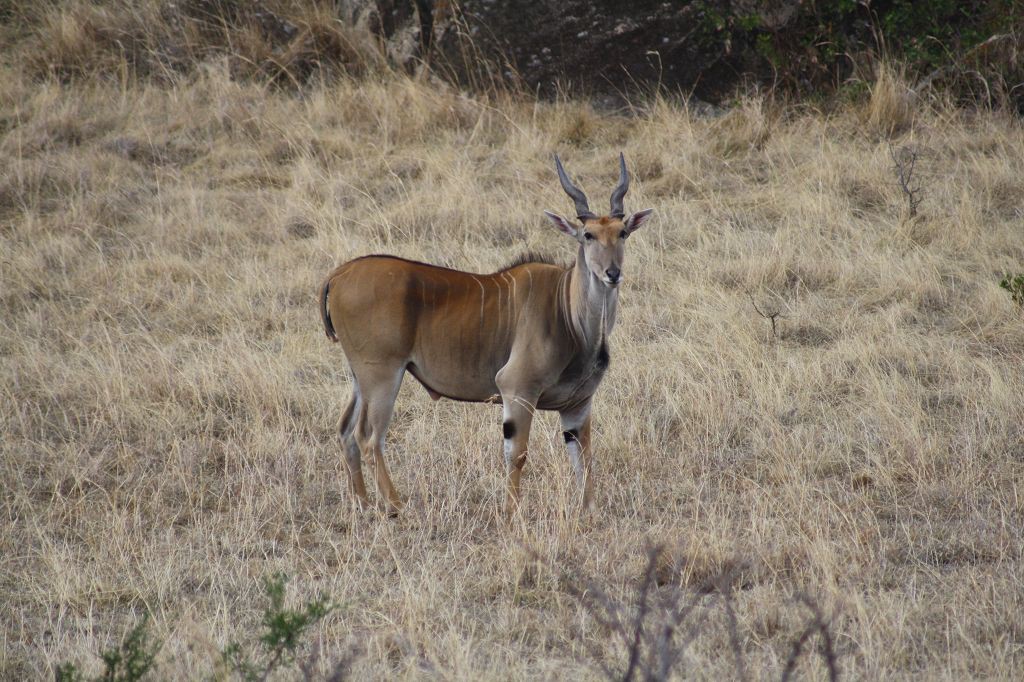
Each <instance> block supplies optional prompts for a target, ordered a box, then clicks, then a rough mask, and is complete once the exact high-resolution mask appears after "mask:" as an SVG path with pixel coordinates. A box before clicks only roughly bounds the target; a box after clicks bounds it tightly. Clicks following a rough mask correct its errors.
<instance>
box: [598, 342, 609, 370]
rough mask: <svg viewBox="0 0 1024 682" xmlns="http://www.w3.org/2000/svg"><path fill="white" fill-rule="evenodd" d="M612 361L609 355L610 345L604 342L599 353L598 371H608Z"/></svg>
mask: <svg viewBox="0 0 1024 682" xmlns="http://www.w3.org/2000/svg"><path fill="white" fill-rule="evenodd" d="M611 361H612V358H611V356H610V355H608V344H606V343H604V342H602V343H601V348H600V349H599V350H598V351H597V367H598V369H608V364H609V363H610V362H611Z"/></svg>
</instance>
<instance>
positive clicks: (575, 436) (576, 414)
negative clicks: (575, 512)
mask: <svg viewBox="0 0 1024 682" xmlns="http://www.w3.org/2000/svg"><path fill="white" fill-rule="evenodd" d="M558 414H559V416H560V417H561V419H562V436H563V437H564V438H565V445H566V447H567V448H568V449H569V461H571V462H572V468H573V472H575V474H576V482H577V483H578V484H579V486H580V488H582V489H583V508H584V509H589V508H590V507H591V505H592V504H593V492H594V484H593V476H592V473H593V472H592V469H591V459H592V458H591V454H592V452H593V451H592V450H591V447H590V400H589V399H588V400H587V401H586V402H584V403H583V404H582V405H578V406H576V407H574V408H572V409H569V410H564V411H561V412H559V413H558Z"/></svg>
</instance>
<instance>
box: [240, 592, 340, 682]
mask: <svg viewBox="0 0 1024 682" xmlns="http://www.w3.org/2000/svg"><path fill="white" fill-rule="evenodd" d="M287 582H288V579H287V577H285V576H284V575H283V574H281V573H275V574H274V575H273V576H271V577H269V578H267V579H265V580H264V583H263V585H264V590H265V591H266V593H267V597H268V598H269V599H270V604H269V606H267V608H266V609H265V610H264V611H263V621H262V622H263V634H262V635H260V637H259V643H260V644H261V645H262V648H263V653H262V658H263V664H262V665H260V664H258V663H255V662H253V657H252V655H251V654H249V653H246V651H245V650H244V649H243V647H242V645H241V644H239V643H238V642H231V643H230V644H228V646H227V647H225V648H224V650H223V652H222V657H223V661H224V664H225V665H226V666H227V667H228V669H229V670H232V671H234V672H235V673H237V674H238V676H239V677H241V678H242V679H243V680H246V681H247V682H251V681H254V680H265V679H267V677H268V676H269V675H271V674H272V673H273V672H274V671H275V670H278V669H279V668H281V667H283V666H289V665H291V664H292V663H294V662H295V651H296V649H297V648H298V647H299V645H300V644H301V643H302V638H303V636H304V635H305V634H306V631H307V630H308V629H309V628H310V626H312V625H314V624H316V623H317V622H319V621H320V620H321V619H323V618H324V617H325V616H326V615H327V614H328V613H330V612H331V611H332V610H333V609H334V606H333V605H332V604H330V603H329V601H328V600H326V599H323V598H321V599H316V600H313V601H310V602H307V603H306V605H305V606H303V607H302V608H301V609H299V610H297V611H293V610H289V609H286V608H285V607H284V588H285V585H286V584H287Z"/></svg>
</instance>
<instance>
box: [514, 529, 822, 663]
mask: <svg viewBox="0 0 1024 682" xmlns="http://www.w3.org/2000/svg"><path fill="white" fill-rule="evenodd" d="M527 552H528V553H529V554H530V556H531V557H533V558H534V559H535V560H537V561H542V562H543V561H545V560H544V559H542V558H541V557H540V556H539V555H538V554H537V552H535V551H534V550H531V549H527ZM663 555H664V549H663V548H662V547H661V546H657V545H656V546H652V547H649V548H648V549H647V563H646V566H645V568H644V571H643V575H642V578H641V580H640V583H639V584H638V585H637V587H636V592H635V594H636V597H635V601H634V605H633V606H632V607H627V606H626V605H623V604H619V603H617V602H616V601H615V600H614V599H612V598H611V597H610V596H609V595H608V593H606V592H605V591H604V590H602V589H601V588H600V587H598V585H597V584H596V583H595V582H594V581H593V580H591V579H590V578H587V577H586V576H579V575H578V574H576V573H574V572H569V571H566V570H564V569H560V570H559V571H558V572H559V574H560V576H561V579H560V582H561V583H562V585H563V586H564V589H565V590H566V591H567V592H568V593H569V594H571V595H573V596H574V597H576V598H577V599H578V600H579V602H580V604H581V605H582V606H583V607H584V608H585V609H586V611H587V612H588V613H589V614H590V615H591V617H593V618H594V619H596V620H597V622H598V623H599V624H601V625H602V626H603V627H605V628H607V630H608V631H609V633H611V634H612V636H613V637H617V638H619V639H621V641H622V642H623V644H624V645H625V648H626V663H625V667H624V668H622V667H619V668H618V669H617V670H616V669H615V666H614V665H609V664H607V663H606V662H605V659H606V658H607V656H608V654H607V651H604V650H601V649H600V648H598V647H596V646H593V645H592V644H591V643H589V642H585V644H586V645H587V647H588V649H589V651H590V653H591V656H592V660H591V664H596V665H598V666H599V667H600V668H601V671H602V672H603V673H604V676H605V678H606V679H609V680H624V681H625V680H633V679H638V678H639V679H643V680H667V679H669V678H670V677H672V675H673V673H677V672H678V671H675V670H674V668H675V667H676V665H677V663H678V662H679V659H680V658H681V657H682V654H683V653H684V652H685V651H686V649H687V648H688V647H689V646H690V644H692V643H693V642H694V641H695V640H696V638H697V637H698V635H699V634H700V633H701V632H703V629H702V628H703V624H704V622H705V620H706V619H707V617H708V614H709V613H711V612H712V611H713V609H712V608H701V609H698V607H699V606H701V605H702V604H704V605H706V606H708V605H709V604H708V602H706V601H705V600H704V597H705V596H706V595H707V594H708V593H713V594H714V593H717V594H716V595H715V596H713V597H712V601H711V603H710V606H713V605H714V603H715V601H714V600H715V598H717V599H718V601H719V603H721V604H722V608H723V610H724V611H725V616H726V619H727V620H726V623H727V628H728V633H729V644H730V647H731V648H732V651H733V654H734V656H735V665H736V674H735V679H739V680H748V679H750V677H749V671H748V668H747V661H746V658H745V656H744V651H743V645H742V634H741V632H740V627H739V619H738V618H737V616H736V611H735V608H734V605H733V591H732V586H733V584H734V582H735V580H734V578H735V574H736V568H735V567H733V568H731V569H728V570H724V571H722V572H720V573H718V574H717V575H715V576H713V577H711V578H709V579H708V580H707V581H706V582H705V583H704V585H702V586H701V587H698V588H697V589H695V590H693V591H687V590H684V589H681V587H680V586H677V585H674V586H672V587H671V588H670V589H668V590H667V591H666V592H667V593H666V594H663V595H662V596H660V598H659V597H658V596H657V595H656V593H655V590H656V589H657V587H658V586H659V582H658V579H657V575H658V568H657V567H658V563H659V560H660V559H661V557H662V556H663ZM796 598H797V599H798V600H799V601H800V602H801V603H803V604H804V605H805V606H806V607H807V608H808V609H810V611H811V614H812V618H811V620H810V622H809V623H808V624H807V626H806V627H805V628H804V629H803V630H802V631H801V634H800V637H798V638H797V640H796V641H795V642H794V643H793V646H792V648H791V650H790V653H789V657H788V658H787V659H786V664H785V667H784V669H783V673H782V680H783V681H784V682H788V680H789V679H791V677H792V675H793V672H794V671H795V670H796V666H797V663H799V660H800V657H801V656H802V655H803V653H804V651H805V648H806V645H807V642H808V641H809V640H810V639H811V638H813V637H814V635H815V634H820V635H821V643H822V644H821V656H822V658H823V659H824V661H825V665H826V667H827V669H828V675H829V680H832V681H833V682H834V681H835V680H838V679H839V672H838V666H837V662H836V661H837V657H836V653H835V648H834V645H833V640H832V634H831V632H830V631H829V623H828V621H827V620H826V619H825V616H824V615H823V614H822V612H821V609H820V608H819V607H818V605H817V604H816V603H815V602H814V601H813V600H812V599H811V598H810V597H808V596H806V595H802V594H801V595H798V596H797V597H796ZM627 612H628V613H631V614H632V617H629V618H627V617H625V614H626V613H627ZM691 616H692V617H691Z"/></svg>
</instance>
